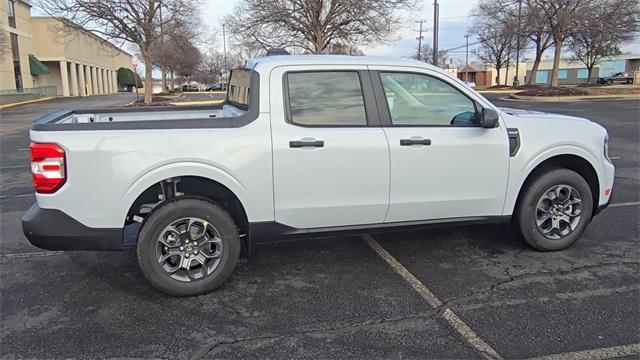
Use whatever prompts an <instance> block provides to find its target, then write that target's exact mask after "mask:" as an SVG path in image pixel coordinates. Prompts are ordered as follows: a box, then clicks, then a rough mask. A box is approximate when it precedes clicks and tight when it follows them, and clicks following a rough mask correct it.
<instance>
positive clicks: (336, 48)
mask: <svg viewBox="0 0 640 360" xmlns="http://www.w3.org/2000/svg"><path fill="white" fill-rule="evenodd" d="M325 53H327V54H332V55H350V56H364V52H363V51H362V50H360V49H358V46H357V45H355V44H348V43H344V42H335V43H332V44H330V45H329V46H327V48H326V49H325Z"/></svg>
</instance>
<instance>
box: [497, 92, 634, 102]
mask: <svg viewBox="0 0 640 360" xmlns="http://www.w3.org/2000/svg"><path fill="white" fill-rule="evenodd" d="M509 98H510V99H512V100H520V101H531V102H571V101H591V100H640V95H637V94H626V95H584V96H523V95H516V94H511V95H509Z"/></svg>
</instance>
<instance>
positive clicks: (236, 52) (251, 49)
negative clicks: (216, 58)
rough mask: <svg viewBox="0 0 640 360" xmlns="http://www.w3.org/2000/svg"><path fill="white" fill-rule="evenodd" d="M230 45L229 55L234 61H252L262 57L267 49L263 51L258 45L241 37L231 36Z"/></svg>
mask: <svg viewBox="0 0 640 360" xmlns="http://www.w3.org/2000/svg"><path fill="white" fill-rule="evenodd" d="M232 40H233V41H232V43H231V51H230V54H228V55H230V56H231V58H232V59H234V60H235V61H242V60H246V59H253V58H256V57H260V56H264V55H265V54H266V53H267V50H268V49H264V48H263V47H262V45H260V44H259V43H257V42H255V41H252V39H251V38H249V39H246V38H243V37H242V36H237V35H236V36H233V37H232Z"/></svg>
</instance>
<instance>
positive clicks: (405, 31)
mask: <svg viewBox="0 0 640 360" xmlns="http://www.w3.org/2000/svg"><path fill="white" fill-rule="evenodd" d="M201 1H202V10H201V13H200V14H199V15H200V19H201V21H202V23H203V25H204V26H205V27H206V28H207V30H208V31H209V32H211V33H215V34H216V37H215V39H216V40H215V43H214V44H208V45H205V46H203V47H204V48H205V49H211V48H217V49H219V50H220V51H222V21H223V18H224V16H225V15H228V14H231V13H232V11H233V8H234V6H235V5H236V4H237V3H238V2H239V1H240V0H201ZM439 1H440V36H439V48H440V49H441V50H443V49H444V50H449V49H453V48H457V49H456V50H451V51H449V52H448V56H449V57H452V58H454V59H455V60H458V61H459V62H460V63H463V62H464V58H465V48H464V45H465V38H464V35H465V34H466V32H467V29H468V28H469V25H470V23H469V21H470V18H469V14H470V12H471V10H472V9H473V8H474V6H475V5H476V4H477V2H478V0H439ZM421 4H422V6H421V7H420V8H419V10H418V11H414V12H411V13H407V12H403V13H402V14H401V15H402V17H403V19H405V20H404V22H403V23H402V24H401V25H400V27H399V29H398V30H397V32H396V36H395V40H393V41H391V42H389V43H384V44H376V45H375V46H367V47H361V49H362V50H363V51H364V52H365V54H366V55H380V56H396V57H410V56H414V55H415V53H416V48H417V44H418V41H417V40H416V37H417V36H418V33H417V31H416V30H417V29H418V28H419V25H418V24H417V23H416V22H417V21H419V20H420V19H422V20H424V21H425V25H424V29H425V30H426V32H425V33H424V37H425V40H424V41H427V42H428V43H431V42H432V40H433V0H424V1H421ZM34 13H36V14H38V13H39V11H38V9H34ZM228 38H229V34H227V39H228ZM474 41H475V39H474V36H473V34H471V37H470V38H469V42H470V43H473V42H474ZM476 46H477V45H476ZM476 46H473V45H472V46H470V47H469V48H470V52H471V51H472V50H473V48H475V47H476ZM622 50H623V51H630V52H633V53H636V54H637V53H640V37H636V40H635V41H634V43H632V44H626V45H625V46H623V47H622ZM527 55H528V54H527V52H525V53H524V54H523V57H525V58H526V57H527ZM552 56H553V51H547V52H546V53H545V54H544V57H545V58H551V57H552ZM470 61H473V56H472V55H470Z"/></svg>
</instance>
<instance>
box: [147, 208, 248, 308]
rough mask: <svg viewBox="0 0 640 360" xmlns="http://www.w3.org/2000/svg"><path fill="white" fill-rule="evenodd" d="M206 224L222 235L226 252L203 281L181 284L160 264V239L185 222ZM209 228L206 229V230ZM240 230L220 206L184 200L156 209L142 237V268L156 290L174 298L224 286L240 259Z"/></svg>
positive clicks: (223, 248)
mask: <svg viewBox="0 0 640 360" xmlns="http://www.w3.org/2000/svg"><path fill="white" fill-rule="evenodd" d="M189 217H196V218H200V219H202V220H206V221H207V222H208V223H209V224H210V225H211V226H213V227H214V228H215V230H216V231H217V232H218V233H219V235H220V237H221V239H222V244H223V246H222V250H221V252H220V253H221V255H220V258H219V262H218V263H217V265H216V267H215V269H214V270H213V272H211V273H210V274H208V275H206V276H203V278H201V279H197V280H191V281H188V282H186V281H180V280H176V279H174V278H172V277H171V276H170V275H169V273H167V272H166V271H165V270H164V269H163V267H162V266H161V265H160V263H159V262H158V261H159V260H158V258H157V251H158V250H157V249H158V238H159V237H160V236H161V235H162V233H163V231H164V230H165V228H166V227H167V226H169V225H171V224H172V223H174V222H175V221H178V220H179V219H183V218H189ZM204 227H206V225H205V226H204ZM240 248H241V246H240V236H239V232H238V228H237V226H236V224H235V223H234V221H233V219H232V218H231V216H229V214H228V213H227V212H226V211H225V210H224V209H222V208H221V207H220V206H218V205H216V204H214V203H212V202H209V201H206V200H200V199H182V200H176V201H172V202H169V203H167V204H165V205H162V206H161V207H160V208H158V209H156V210H155V211H154V212H153V213H152V214H150V215H149V216H148V218H147V219H146V220H145V222H144V224H143V226H142V229H141V230H140V234H139V235H138V246H137V256H138V264H139V266H140V269H141V270H142V273H143V275H144V277H145V278H146V279H147V280H148V281H149V283H150V284H151V285H152V286H153V287H155V288H156V289H158V290H160V291H162V292H164V293H167V294H169V295H173V296H195V295H201V294H204V293H207V292H210V291H212V290H214V289H216V288H218V287H219V286H221V285H222V284H223V283H224V282H225V281H226V280H227V279H228V278H229V276H231V273H232V272H233V270H234V269H235V267H236V264H237V262H238V257H239V256H240Z"/></svg>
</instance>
